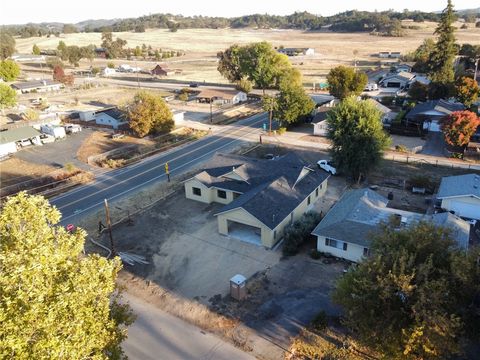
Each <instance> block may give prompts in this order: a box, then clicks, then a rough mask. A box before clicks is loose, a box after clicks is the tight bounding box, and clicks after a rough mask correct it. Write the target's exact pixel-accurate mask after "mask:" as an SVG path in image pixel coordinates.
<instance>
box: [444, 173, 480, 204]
mask: <svg viewBox="0 0 480 360" xmlns="http://www.w3.org/2000/svg"><path fill="white" fill-rule="evenodd" d="M470 195H473V196H476V197H478V198H480V175H477V174H466V175H458V176H447V177H443V178H442V181H441V182H440V188H439V189H438V194H437V198H438V199H443V198H448V197H454V196H470Z"/></svg>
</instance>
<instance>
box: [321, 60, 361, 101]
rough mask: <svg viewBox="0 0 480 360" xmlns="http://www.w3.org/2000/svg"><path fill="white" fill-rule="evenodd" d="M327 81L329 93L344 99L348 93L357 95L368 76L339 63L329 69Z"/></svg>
mask: <svg viewBox="0 0 480 360" xmlns="http://www.w3.org/2000/svg"><path fill="white" fill-rule="evenodd" d="M327 82H328V88H329V90H330V94H332V95H333V96H335V97H337V98H339V99H345V98H346V97H348V96H350V95H359V94H360V93H361V92H362V91H363V89H364V88H365V85H367V83H368V77H367V75H366V74H364V73H357V72H355V70H354V69H353V68H351V67H348V66H343V65H340V66H337V67H335V68H333V69H331V70H330V72H329V73H328V75H327Z"/></svg>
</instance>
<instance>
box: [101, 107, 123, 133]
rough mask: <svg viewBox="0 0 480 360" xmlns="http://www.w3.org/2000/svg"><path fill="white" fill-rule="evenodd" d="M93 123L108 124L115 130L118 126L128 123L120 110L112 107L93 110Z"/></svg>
mask: <svg viewBox="0 0 480 360" xmlns="http://www.w3.org/2000/svg"><path fill="white" fill-rule="evenodd" d="M95 123H96V124H97V125H106V126H110V127H112V128H113V129H115V130H117V129H118V128H119V127H120V126H122V125H124V124H128V121H127V120H126V118H125V114H124V113H123V112H121V111H120V110H118V109H116V108H113V109H107V110H101V111H96V112H95Z"/></svg>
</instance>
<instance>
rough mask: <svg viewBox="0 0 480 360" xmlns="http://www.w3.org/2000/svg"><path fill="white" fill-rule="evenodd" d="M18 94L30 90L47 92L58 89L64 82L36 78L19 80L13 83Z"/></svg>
mask: <svg viewBox="0 0 480 360" xmlns="http://www.w3.org/2000/svg"><path fill="white" fill-rule="evenodd" d="M11 86H12V88H13V89H14V90H16V91H17V93H18V94H25V93H29V92H32V91H33V92H47V91H58V90H60V89H62V88H63V84H62V83H60V82H58V81H54V80H34V81H25V82H18V83H15V84H12V85H11Z"/></svg>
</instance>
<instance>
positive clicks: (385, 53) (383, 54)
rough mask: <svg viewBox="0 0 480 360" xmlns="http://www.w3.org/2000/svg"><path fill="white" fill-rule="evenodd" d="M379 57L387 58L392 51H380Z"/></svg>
mask: <svg viewBox="0 0 480 360" xmlns="http://www.w3.org/2000/svg"><path fill="white" fill-rule="evenodd" d="M378 57H380V58H383V59H386V58H389V57H390V51H380V52H379V53H378Z"/></svg>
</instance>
